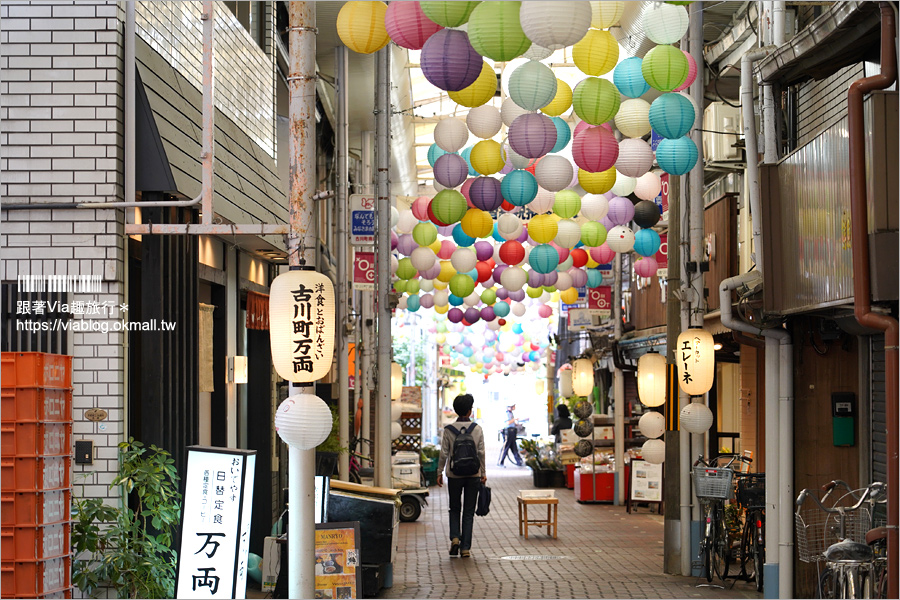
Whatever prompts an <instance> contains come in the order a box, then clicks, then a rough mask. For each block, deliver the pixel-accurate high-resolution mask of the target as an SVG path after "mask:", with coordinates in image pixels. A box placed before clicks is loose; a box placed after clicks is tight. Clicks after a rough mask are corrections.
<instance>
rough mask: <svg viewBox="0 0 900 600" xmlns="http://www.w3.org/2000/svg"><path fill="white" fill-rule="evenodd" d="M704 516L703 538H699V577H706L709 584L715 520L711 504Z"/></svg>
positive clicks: (711, 573)
mask: <svg viewBox="0 0 900 600" xmlns="http://www.w3.org/2000/svg"><path fill="white" fill-rule="evenodd" d="M704 516H705V517H706V524H705V529H704V530H703V537H701V538H700V569H701V573H700V575H701V576H703V577H706V581H710V582H711V581H712V580H713V571H712V552H713V550H712V548H713V542H714V541H715V540H714V536H713V532H714V531H715V530H714V528H713V523H714V522H715V519H714V512H713V507H712V504H709V505H707V507H706V512H705V515H704Z"/></svg>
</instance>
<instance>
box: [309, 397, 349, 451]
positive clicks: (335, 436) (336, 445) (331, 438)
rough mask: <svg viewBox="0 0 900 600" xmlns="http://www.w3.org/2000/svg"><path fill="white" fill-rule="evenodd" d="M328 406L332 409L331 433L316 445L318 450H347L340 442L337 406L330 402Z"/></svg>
mask: <svg viewBox="0 0 900 600" xmlns="http://www.w3.org/2000/svg"><path fill="white" fill-rule="evenodd" d="M328 408H330V409H331V433H329V434H328V437H327V438H325V441H324V442H322V443H321V444H319V445H318V446H316V452H338V453H340V452H346V451H347V448H345V447H342V446H341V444H340V437H339V433H338V425H339V423H340V421H339V420H338V414H337V406H336V405H332V404H329V405H328Z"/></svg>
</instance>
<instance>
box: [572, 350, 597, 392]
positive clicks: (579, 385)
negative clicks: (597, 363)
mask: <svg viewBox="0 0 900 600" xmlns="http://www.w3.org/2000/svg"><path fill="white" fill-rule="evenodd" d="M572 390H573V391H574V392H575V395H576V396H589V395H590V394H591V392H593V391H594V363H592V362H591V361H590V360H588V359H586V358H578V359H576V360H575V362H573V363H572Z"/></svg>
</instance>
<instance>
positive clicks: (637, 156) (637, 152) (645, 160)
mask: <svg viewBox="0 0 900 600" xmlns="http://www.w3.org/2000/svg"><path fill="white" fill-rule="evenodd" d="M652 166H653V149H652V148H651V147H650V144H648V143H647V142H645V141H644V140H642V139H639V138H638V139H631V140H622V141H621V142H619V158H617V159H616V171H618V172H619V173H621V174H622V175H625V176H627V177H634V178H637V177H640V176H641V175H644V174H645V173H647V172H648V171H649V170H650V168H651V167H652ZM634 188H637V181H635V182H634ZM632 191H634V190H632Z"/></svg>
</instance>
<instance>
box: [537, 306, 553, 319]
mask: <svg viewBox="0 0 900 600" xmlns="http://www.w3.org/2000/svg"><path fill="white" fill-rule="evenodd" d="M552 314H553V309H552V308H550V307H549V306H547V305H546V304H544V305H543V306H541V307H540V308H538V316H539V317H540V318H542V319H549V318H550V315H552Z"/></svg>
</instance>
